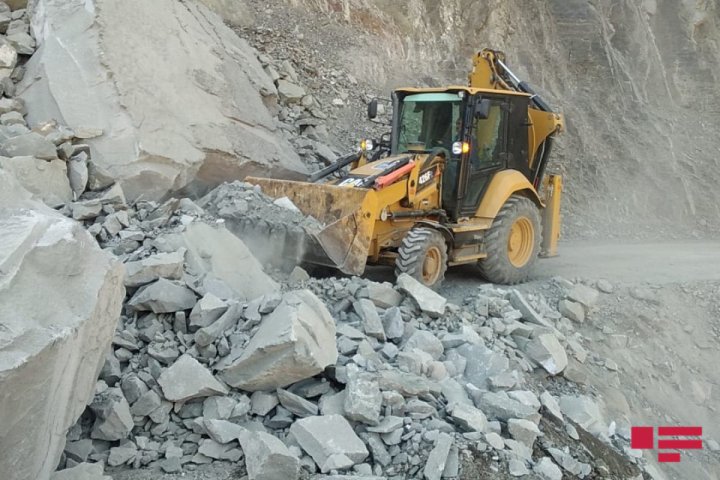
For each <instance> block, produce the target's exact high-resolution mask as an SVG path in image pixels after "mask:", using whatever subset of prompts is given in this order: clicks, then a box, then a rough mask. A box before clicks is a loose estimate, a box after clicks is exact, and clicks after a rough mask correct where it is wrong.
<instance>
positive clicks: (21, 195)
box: [0, 171, 124, 479]
mask: <svg viewBox="0 0 720 480" xmlns="http://www.w3.org/2000/svg"><path fill="white" fill-rule="evenodd" d="M0 183H1V184H2V185H3V188H2V189H0V272H1V274H0V305H2V308H0V405H2V409H0V451H2V452H3V454H2V455H1V456H0V471H2V472H3V477H4V478H10V479H47V478H49V476H50V474H51V473H52V472H53V471H54V470H55V468H56V466H57V464H58V461H59V460H60V455H61V453H62V451H63V448H64V446H65V435H66V433H67V430H68V428H69V427H70V426H71V425H73V424H74V423H75V421H76V420H77V419H78V417H79V416H80V414H81V413H82V412H83V410H84V409H85V406H86V404H87V403H88V402H89V401H90V400H91V399H92V396H93V393H94V389H95V379H96V378H97V375H98V373H99V372H100V368H101V367H102V364H103V360H104V357H105V353H106V352H107V350H108V348H109V347H110V340H111V339H112V336H113V333H114V331H115V326H116V324H117V320H118V318H119V316H120V308H121V302H122V299H123V296H124V287H123V269H122V266H121V265H120V264H119V262H117V261H115V260H113V259H111V257H110V256H109V255H108V254H106V253H104V252H102V251H101V250H100V248H99V247H98V246H97V244H96V243H95V241H94V240H93V239H92V238H91V236H90V235H89V234H88V233H87V232H85V230H84V229H83V228H82V226H81V225H79V224H78V223H76V222H74V221H72V220H69V219H66V218H65V217H63V216H61V215H60V214H58V213H55V212H53V211H52V210H50V209H49V208H47V207H45V206H44V205H42V204H41V203H39V202H37V201H34V200H31V199H30V195H29V194H28V193H27V192H26V191H25V190H23V189H22V187H20V186H19V184H18V183H17V182H16V181H15V180H14V179H13V177H12V176H11V175H10V174H8V173H6V172H3V171H0Z"/></svg>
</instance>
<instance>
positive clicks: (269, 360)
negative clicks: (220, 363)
mask: <svg viewBox="0 0 720 480" xmlns="http://www.w3.org/2000/svg"><path fill="white" fill-rule="evenodd" d="M336 361H337V345H336V343H335V321H334V320H333V318H332V316H330V312H328V310H327V308H326V307H325V304H324V303H323V302H322V301H321V300H320V299H319V298H317V297H316V296H315V294H313V293H312V292H310V291H309V290H297V291H293V292H288V293H286V294H285V295H284V296H283V299H282V302H281V303H280V305H278V306H277V308H275V310H274V311H273V313H271V314H270V315H268V316H267V317H265V318H264V319H263V321H262V324H261V325H260V328H259V329H258V331H257V333H255V336H253V338H252V339H251V340H250V343H249V344H248V345H247V347H245V351H244V352H243V354H242V356H241V357H240V358H239V359H238V360H236V361H235V362H233V363H232V364H231V365H229V366H228V367H227V368H225V369H224V370H223V371H222V373H221V377H222V379H223V380H224V381H225V382H226V383H228V384H229V385H232V386H233V387H237V388H241V389H243V390H250V391H256V390H272V389H275V388H278V387H285V386H287V385H290V384H292V383H295V382H298V381H300V380H304V379H306V378H309V377H312V376H313V375H317V374H318V373H320V372H322V371H323V369H324V368H325V367H327V366H328V365H334V364H335V362H336Z"/></svg>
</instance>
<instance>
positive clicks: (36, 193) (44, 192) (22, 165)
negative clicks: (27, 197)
mask: <svg viewBox="0 0 720 480" xmlns="http://www.w3.org/2000/svg"><path fill="white" fill-rule="evenodd" d="M0 170H4V171H5V172H7V173H9V174H10V175H11V176H13V177H15V180H16V181H17V183H19V184H20V185H22V187H23V188H24V189H25V190H27V191H28V192H30V193H31V194H32V195H33V197H35V198H37V199H39V200H41V201H42V202H44V203H45V204H46V205H47V206H49V207H51V208H55V207H59V206H61V205H64V204H66V203H69V202H70V201H72V199H73V195H72V190H71V189H70V183H69V182H68V178H67V166H66V164H65V162H63V161H62V160H53V161H50V162H48V161H46V160H41V159H38V158H34V157H13V158H4V157H0Z"/></svg>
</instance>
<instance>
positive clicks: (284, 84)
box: [277, 80, 305, 103]
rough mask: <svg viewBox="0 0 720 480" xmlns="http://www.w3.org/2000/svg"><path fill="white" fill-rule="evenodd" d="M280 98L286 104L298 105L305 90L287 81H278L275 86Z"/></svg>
mask: <svg viewBox="0 0 720 480" xmlns="http://www.w3.org/2000/svg"><path fill="white" fill-rule="evenodd" d="M277 90H278V93H279V94H280V98H281V99H283V100H285V101H286V102H288V103H299V102H300V100H302V98H303V97H304V96H305V89H304V88H303V87H301V86H299V85H296V84H294V83H292V82H289V81H287V80H278V85H277Z"/></svg>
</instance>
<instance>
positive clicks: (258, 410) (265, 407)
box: [250, 391, 280, 416]
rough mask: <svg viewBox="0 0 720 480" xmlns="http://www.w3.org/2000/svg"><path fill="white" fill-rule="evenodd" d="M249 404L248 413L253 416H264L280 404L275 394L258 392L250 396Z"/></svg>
mask: <svg viewBox="0 0 720 480" xmlns="http://www.w3.org/2000/svg"><path fill="white" fill-rule="evenodd" d="M250 402H251V403H252V407H251V408H250V412H251V413H252V414H253V415H260V416H265V415H267V414H268V413H270V411H271V410H272V409H273V408H275V407H276V406H277V405H278V404H279V403H280V400H279V399H278V396H277V394H276V393H275V392H260V391H258V392H253V394H252V395H251V396H250Z"/></svg>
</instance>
